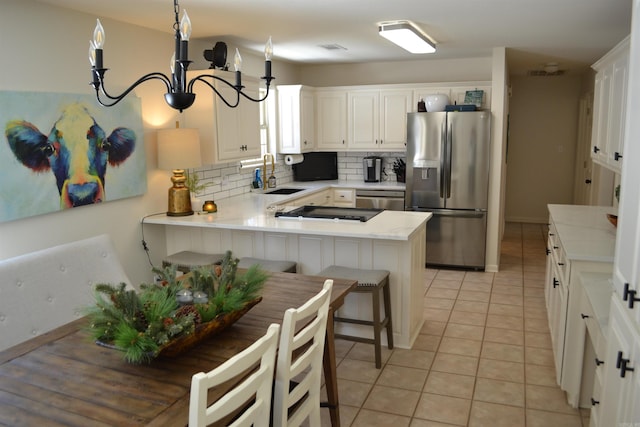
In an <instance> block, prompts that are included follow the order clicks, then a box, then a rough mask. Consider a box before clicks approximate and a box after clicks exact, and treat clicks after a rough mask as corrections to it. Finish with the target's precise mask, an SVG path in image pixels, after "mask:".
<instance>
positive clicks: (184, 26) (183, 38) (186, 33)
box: [180, 10, 191, 61]
mask: <svg viewBox="0 0 640 427" xmlns="http://www.w3.org/2000/svg"><path fill="white" fill-rule="evenodd" d="M189 37H191V20H190V19H189V15H187V11H186V10H185V11H184V12H183V13H182V19H181V20H180V60H181V61H187V60H188V59H189Z"/></svg>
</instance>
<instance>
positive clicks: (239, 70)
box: [233, 48, 242, 90]
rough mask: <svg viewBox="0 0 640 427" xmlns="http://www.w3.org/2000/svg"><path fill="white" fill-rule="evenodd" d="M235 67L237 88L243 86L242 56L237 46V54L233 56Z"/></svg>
mask: <svg viewBox="0 0 640 427" xmlns="http://www.w3.org/2000/svg"><path fill="white" fill-rule="evenodd" d="M233 67H234V68H235V69H236V88H237V89H238V90H240V89H241V88H242V57H241V56H240V51H239V50H238V48H236V55H235V56H234V57H233Z"/></svg>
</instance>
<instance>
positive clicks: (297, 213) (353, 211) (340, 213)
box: [276, 205, 384, 222]
mask: <svg viewBox="0 0 640 427" xmlns="http://www.w3.org/2000/svg"><path fill="white" fill-rule="evenodd" d="M383 210H384V209H365V208H340V207H336V206H311V205H305V206H301V207H299V208H296V209H293V210H291V211H288V212H276V217H278V218H311V219H332V220H351V221H360V222H367V221H369V220H370V219H371V218H373V217H374V216H376V215H378V214H379V213H380V212H382V211H383Z"/></svg>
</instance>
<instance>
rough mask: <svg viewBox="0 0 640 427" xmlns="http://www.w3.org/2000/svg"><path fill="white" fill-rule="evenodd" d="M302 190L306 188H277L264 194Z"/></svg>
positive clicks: (290, 192) (291, 192)
mask: <svg viewBox="0 0 640 427" xmlns="http://www.w3.org/2000/svg"><path fill="white" fill-rule="evenodd" d="M304 190H306V188H278V189H277V190H273V191H269V192H268V193H266V194H293V193H297V192H298V191H304Z"/></svg>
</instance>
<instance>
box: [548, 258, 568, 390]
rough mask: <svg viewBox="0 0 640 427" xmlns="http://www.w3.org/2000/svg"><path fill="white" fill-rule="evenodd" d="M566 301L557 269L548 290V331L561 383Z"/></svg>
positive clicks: (566, 291)
mask: <svg viewBox="0 0 640 427" xmlns="http://www.w3.org/2000/svg"><path fill="white" fill-rule="evenodd" d="M567 299H568V289H567V287H566V285H565V284H564V283H562V280H561V279H560V274H559V273H558V270H557V269H554V274H553V278H552V281H551V289H550V290H549V308H548V316H549V331H550V333H551V345H552V348H553V359H554V362H555V366H556V381H557V383H558V384H560V383H561V378H562V359H563V358H564V331H565V326H566V324H567Z"/></svg>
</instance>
